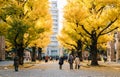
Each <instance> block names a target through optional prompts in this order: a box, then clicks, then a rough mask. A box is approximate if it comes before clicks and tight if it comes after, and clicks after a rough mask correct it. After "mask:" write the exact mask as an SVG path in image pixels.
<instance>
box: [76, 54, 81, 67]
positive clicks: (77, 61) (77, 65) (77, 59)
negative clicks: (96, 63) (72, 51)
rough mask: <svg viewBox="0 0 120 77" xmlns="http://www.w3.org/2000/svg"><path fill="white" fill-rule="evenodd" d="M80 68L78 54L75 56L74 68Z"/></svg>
mask: <svg viewBox="0 0 120 77" xmlns="http://www.w3.org/2000/svg"><path fill="white" fill-rule="evenodd" d="M79 68H80V58H79V57H78V56H76V57H75V69H79Z"/></svg>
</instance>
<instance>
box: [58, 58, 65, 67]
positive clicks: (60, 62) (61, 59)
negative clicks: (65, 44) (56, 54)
mask: <svg viewBox="0 0 120 77" xmlns="http://www.w3.org/2000/svg"><path fill="white" fill-rule="evenodd" d="M63 63H64V58H63V56H61V57H60V58H59V69H62V65H63Z"/></svg>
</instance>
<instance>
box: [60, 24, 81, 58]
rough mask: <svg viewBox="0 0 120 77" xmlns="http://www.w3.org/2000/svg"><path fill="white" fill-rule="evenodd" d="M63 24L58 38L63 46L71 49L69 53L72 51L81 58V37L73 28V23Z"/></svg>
mask: <svg viewBox="0 0 120 77" xmlns="http://www.w3.org/2000/svg"><path fill="white" fill-rule="evenodd" d="M64 24H65V25H64V26H63V28H62V31H61V34H60V35H58V40H59V41H60V43H61V45H62V46H63V47H65V48H67V49H69V50H70V51H71V52H69V53H73V55H74V56H76V55H78V56H79V57H80V58H82V45H83V44H82V37H81V36H79V34H78V33H77V32H76V31H75V30H74V29H75V25H74V24H71V23H64ZM63 36H64V37H63ZM66 38H67V40H66Z"/></svg>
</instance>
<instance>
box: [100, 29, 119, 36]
mask: <svg viewBox="0 0 120 77" xmlns="http://www.w3.org/2000/svg"><path fill="white" fill-rule="evenodd" d="M117 28H118V27H115V28H114V29H112V30H110V31H108V32H105V33H102V34H101V35H105V34H108V33H110V32H112V31H114V30H115V29H117Z"/></svg>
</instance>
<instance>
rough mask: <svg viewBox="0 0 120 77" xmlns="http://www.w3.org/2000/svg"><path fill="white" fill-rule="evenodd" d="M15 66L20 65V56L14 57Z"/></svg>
mask: <svg viewBox="0 0 120 77" xmlns="http://www.w3.org/2000/svg"><path fill="white" fill-rule="evenodd" d="M14 66H19V57H18V56H15V57H14Z"/></svg>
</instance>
